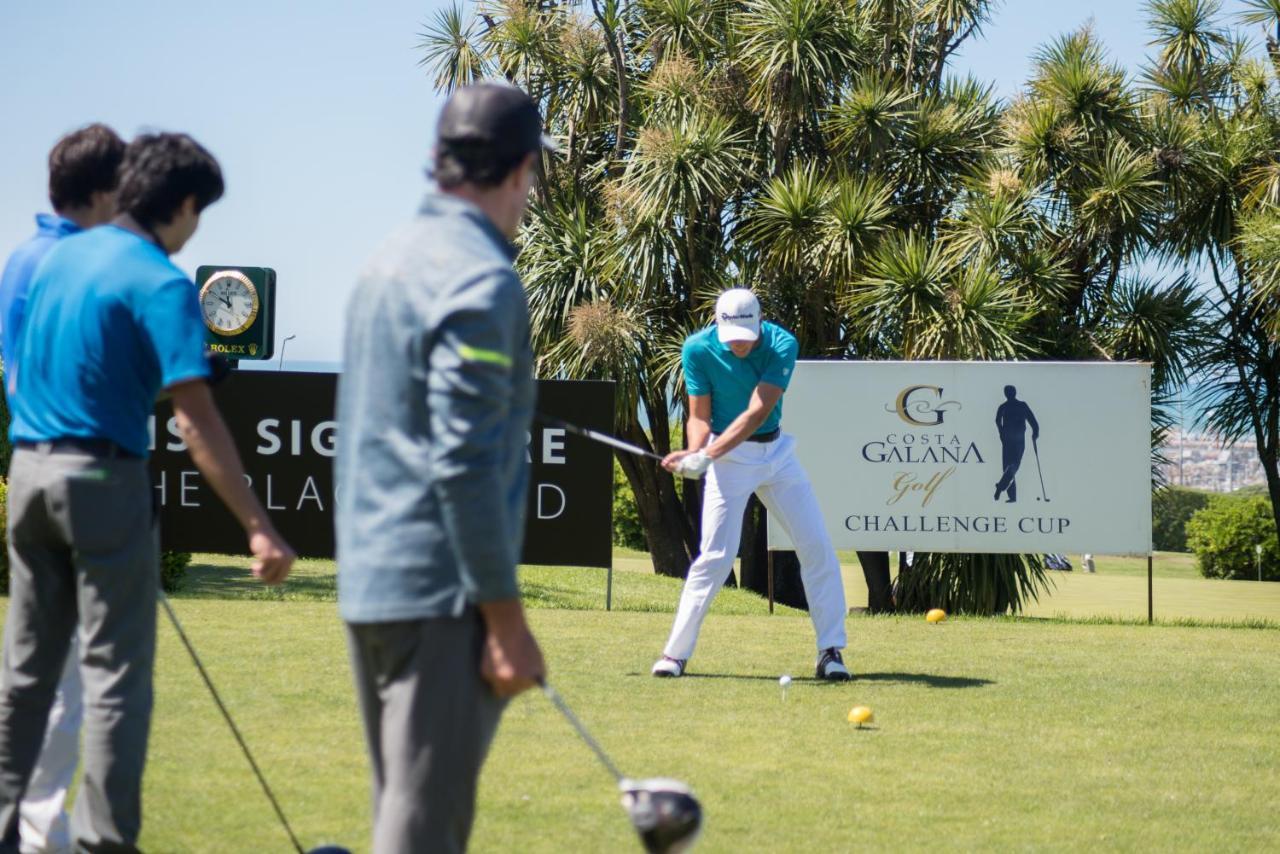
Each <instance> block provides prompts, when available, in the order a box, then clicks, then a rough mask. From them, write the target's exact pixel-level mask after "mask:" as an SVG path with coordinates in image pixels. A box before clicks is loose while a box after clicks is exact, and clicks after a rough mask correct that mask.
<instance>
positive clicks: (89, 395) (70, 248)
mask: <svg viewBox="0 0 1280 854" xmlns="http://www.w3.org/2000/svg"><path fill="white" fill-rule="evenodd" d="M17 366H18V370H17V378H16V379H17V393H16V394H15V395H14V399H13V423H12V425H11V426H10V428H9V436H10V438H11V439H13V440H14V441H15V442H21V441H26V442H39V441H42V440H48V439H62V438H81V439H110V440H111V441H113V442H115V443H116V444H117V445H119V446H120V447H121V448H124V449H125V450H126V451H129V452H130V453H133V454H136V455H138V456H140V457H145V456H146V455H147V448H148V446H149V445H150V434H149V430H148V419H149V418H150V416H151V414H152V412H153V410H154V408H155V402H156V395H157V394H158V393H159V392H160V390H161V389H162V388H169V387H171V386H174V385H176V384H178V383H181V382H185V381H188V380H193V379H201V378H204V377H207V376H208V375H209V364H208V361H207V360H206V359H205V355H204V323H203V321H202V320H201V318H200V305H199V300H198V298H197V294H196V287H195V285H194V284H193V283H192V282H191V280H190V279H188V278H187V276H186V274H185V273H183V272H182V271H181V270H179V269H178V268H177V267H175V266H174V264H173V262H172V261H170V260H169V258H168V256H167V255H165V253H164V252H163V251H162V250H161V249H160V248H159V247H157V246H156V245H155V244H154V243H152V242H151V241H149V240H146V239H144V238H142V237H139V236H138V235H136V234H133V233H132V232H129V231H125V230H124V229H122V228H118V227H116V226H114V225H104V226H99V227H98V228H92V229H89V230H88V231H85V232H82V233H80V234H75V235H72V236H71V237H68V238H66V239H64V240H62V241H60V242H59V243H58V244H57V245H56V246H55V247H54V248H53V249H51V250H50V251H49V254H48V255H47V256H45V259H44V262H43V263H42V264H41V265H40V267H39V268H38V269H37V270H36V274H35V278H34V279H33V280H32V282H31V293H30V296H29V297H28V298H27V311H26V320H25V322H24V325H23V329H22V335H21V338H20V341H19V344H18V356H17Z"/></svg>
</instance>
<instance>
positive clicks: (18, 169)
mask: <svg viewBox="0 0 1280 854" xmlns="http://www.w3.org/2000/svg"><path fill="white" fill-rule="evenodd" d="M443 5H445V4H444V3H442V2H440V0H416V2H412V1H411V0H377V2H371V3H360V2H354V0H348V2H341V0H309V1H308V2H301V0H293V2H284V0H217V2H203V3H194V2H173V0H112V2H109V3H98V2H84V0H81V2H73V0H40V2H19V0H13V2H4V3H3V4H0V116H3V122H4V128H3V130H2V131H0V255H3V254H7V253H8V251H9V250H10V248H11V247H13V246H14V245H16V244H17V243H18V242H20V241H21V240H23V239H24V238H25V237H26V236H27V235H28V234H29V233H30V232H31V230H32V228H33V225H32V219H31V217H32V215H33V213H34V212H36V211H37V210H43V209H45V208H47V206H48V201H47V198H46V184H45V181H46V175H45V158H46V155H47V153H48V150H49V148H50V146H52V144H53V143H54V142H55V141H56V140H57V138H58V137H59V136H61V135H62V134H63V133H65V132H67V131H68V130H71V129H73V128H75V127H77V126H79V125H82V124H85V123H87V122H90V121H104V122H107V123H108V124H110V125H112V126H113V127H115V128H116V129H117V130H118V131H119V132H120V133H121V134H122V135H125V136H129V135H132V134H134V133H136V132H137V131H139V130H142V129H151V128H154V129H164V130H182V131H186V132H189V133H191V134H192V135H194V136H195V137H196V138H197V139H198V140H200V141H201V142H202V143H204V144H205V145H206V146H207V147H208V148H209V149H210V150H211V151H213V153H214V154H215V155H216V156H217V157H218V158H219V160H220V161H221V163H222V166H223V170H224V173H225V175H226V178H227V195H226V196H225V197H224V199H223V200H222V201H221V202H219V203H218V204H217V205H215V206H214V207H212V208H211V209H210V210H209V211H208V213H207V215H206V216H205V218H204V221H203V222H202V224H201V227H200V230H199V232H198V233H197V235H196V237H195V238H194V239H193V240H192V241H191V243H190V244H189V245H188V247H187V248H186V249H184V250H183V251H182V253H181V254H180V255H178V256H177V257H176V258H175V260H176V261H177V263H178V264H179V265H181V266H182V267H183V268H185V269H186V270H188V271H189V272H194V271H195V268H196V267H197V266H199V265H201V264H245V265H263V266H271V267H275V268H276V270H277V272H278V274H279V283H280V295H279V305H278V321H277V326H276V332H277V336H278V338H283V337H284V336H286V335H290V334H292V335H296V336H297V338H296V339H295V340H294V341H292V342H291V343H290V344H289V345H288V351H287V357H288V361H290V362H293V361H294V360H310V361H332V360H336V359H337V358H339V355H340V352H341V325H342V313H343V308H344V306H345V304H346V301H347V296H348V294H349V292H350V290H351V286H352V284H353V282H354V280H355V277H356V274H357V272H358V271H359V269H360V267H361V265H362V263H363V261H364V259H365V258H366V257H367V256H368V255H369V253H370V251H371V250H372V249H373V247H374V246H376V244H377V242H378V240H379V239H380V238H381V236H382V235H384V234H385V233H386V232H387V231H389V230H390V229H391V228H393V227H394V226H395V225H396V224H397V223H399V222H400V221H402V220H403V219H405V218H406V217H407V216H409V215H410V213H411V212H412V211H413V209H414V206H415V204H416V202H417V199H418V197H419V196H420V195H421V193H422V191H423V188H424V186H425V180H424V178H423V176H422V167H423V164H424V163H425V161H426V157H427V153H428V151H429V148H430V138H431V133H432V130H433V128H434V124H435V115H436V113H437V111H438V110H439V106H440V102H439V99H438V98H437V97H436V95H435V93H434V92H433V91H432V87H431V84H430V80H429V79H428V77H427V75H426V74H425V73H424V72H423V71H422V70H421V69H419V68H418V67H417V66H416V62H417V59H418V54H417V53H416V52H415V50H414V45H415V43H416V42H417V41H418V38H417V33H418V32H419V30H420V29H421V26H422V23H423V22H424V21H426V20H427V19H428V18H430V17H431V16H432V15H433V13H434V12H435V11H436V10H437V9H438V8H440V7H441V6H443ZM1238 6H1239V2H1238V0H1227V3H1226V8H1227V9H1228V10H1231V9H1235V8H1238ZM1142 7H1143V4H1142V3H1141V2H1140V0H1111V2H1102V1H1101V0H1087V2H1071V0H1005V2H1004V4H1003V7H1002V8H1001V9H1000V10H999V11H998V13H997V15H996V20H995V22H994V24H993V25H991V26H990V27H989V28H988V29H987V31H986V33H985V34H984V37H983V38H982V39H981V40H980V41H977V42H974V43H972V44H971V45H970V46H968V47H966V49H965V50H964V52H963V55H962V56H961V57H960V58H959V59H958V60H957V62H956V68H957V69H958V70H972V71H973V73H974V74H976V75H977V76H979V77H980V78H984V79H989V80H991V81H993V82H994V83H995V84H996V86H997V92H998V93H1000V94H1002V95H1010V94H1013V93H1014V92H1015V91H1016V90H1017V88H1018V86H1019V84H1020V83H1021V81H1022V80H1024V79H1025V77H1026V75H1027V72H1028V68H1029V61H1028V58H1029V56H1030V55H1031V53H1032V52H1033V51H1034V49H1035V48H1036V47H1037V45H1039V44H1041V43H1043V42H1044V41H1046V40H1047V39H1048V38H1050V37H1051V36H1053V35H1054V34H1057V33H1061V32H1063V31H1065V30H1069V29H1073V28H1076V27H1078V26H1080V25H1082V24H1084V23H1085V22H1086V21H1089V20H1092V21H1093V23H1094V27H1095V30H1096V32H1097V33H1098V35H1099V36H1100V37H1101V38H1102V40H1103V41H1104V42H1105V43H1106V44H1107V45H1109V46H1110V48H1111V50H1112V52H1113V55H1114V56H1115V58H1116V59H1117V60H1119V61H1121V62H1122V63H1124V64H1125V65H1127V66H1128V67H1130V68H1131V69H1135V70H1136V69H1137V68H1138V66H1139V65H1140V63H1141V61H1142V59H1143V56H1144V55H1145V53H1146V47H1145V43H1146V42H1147V41H1148V39H1149V36H1148V34H1147V32H1146V29H1145V25H1144V14H1143V11H1142Z"/></svg>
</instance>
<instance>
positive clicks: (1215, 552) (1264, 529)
mask: <svg viewBox="0 0 1280 854" xmlns="http://www.w3.org/2000/svg"><path fill="white" fill-rule="evenodd" d="M1187 544H1188V545H1189V546H1190V547H1191V550H1192V551H1194V552H1195V553H1196V559H1197V560H1198V562H1199V564H1200V574H1201V575H1203V576H1204V577H1205V578H1240V579H1245V580H1249V579H1257V577H1258V564H1257V560H1258V557H1257V555H1256V554H1255V552H1254V546H1257V545H1259V544H1261V546H1262V579H1263V580H1264V581H1280V543H1277V540H1276V526H1275V518H1274V517H1273V516H1272V515H1271V502H1270V501H1268V500H1267V499H1265V498H1231V497H1225V496H1223V497H1215V498H1213V499H1212V500H1211V501H1210V502H1209V506H1208V507H1205V508H1204V509H1203V510H1201V511H1199V512H1198V513H1196V514H1195V515H1194V516H1192V517H1191V521H1189V522H1187Z"/></svg>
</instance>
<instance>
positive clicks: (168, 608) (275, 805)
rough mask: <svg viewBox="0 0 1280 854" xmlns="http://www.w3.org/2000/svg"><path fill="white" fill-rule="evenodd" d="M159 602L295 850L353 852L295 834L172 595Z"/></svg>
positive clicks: (331, 853) (333, 853) (315, 853)
mask: <svg viewBox="0 0 1280 854" xmlns="http://www.w3.org/2000/svg"><path fill="white" fill-rule="evenodd" d="M160 604H161V605H163V606H164V611H165V613H166V614H168V615H169V622H171V623H173V628H174V631H176V632H177V633H178V637H179V638H180V639H181V640H182V645H183V646H185V647H186V648H187V652H188V653H190V654H191V660H192V661H193V662H194V663H195V665H196V670H197V671H199V673H200V678H201V679H203V680H204V684H205V687H207V688H208V689H209V694H210V695H212V697H213V702H214V703H215V704H216V705H217V706H218V711H220V712H222V718H223V720H225V721H226V722H227V726H228V727H230V728H231V734H232V735H233V736H235V739H236V743H237V744H239V745H240V749H241V750H242V751H244V758H245V759H247V760H249V767H250V768H252V769H253V776H255V777H257V778H258V784H259V785H261V786H262V791H263V793H264V794H266V796H267V800H268V801H270V802H271V808H272V809H273V810H275V812H276V818H278V819H280V826H281V827H283V828H284V832H285V833H286V834H288V836H289V842H290V843H291V844H292V845H293V849H294V851H296V852H297V854H351V852H350V851H348V850H347V849H346V848H342V847H341V846H338V845H323V846H321V847H319V848H312V849H311V850H310V851H309V852H308V851H307V850H306V849H304V848H303V847H302V843H300V842H299V841H298V837H297V836H296V835H294V832H293V828H292V827H290V826H289V819H287V818H285V815H284V810H283V809H281V808H280V802H279V801H277V800H276V796H275V793H274V792H272V791H271V787H270V786H268V785H267V778H266V777H264V776H263V775H262V770H261V769H260V768H259V767H258V763H257V762H256V761H254V758H253V754H252V753H250V752H249V745H248V744H247V743H246V742H245V740H244V736H243V735H241V734H240V728H239V727H237V726H236V722H235V721H233V720H232V719H231V713H230V712H229V711H227V707H226V704H224V703H223V702H222V697H221V696H219V694H218V689H217V688H215V687H213V680H212V679H210V678H209V673H208V671H206V670H205V669H204V664H203V663H202V662H201V661H200V656H199V655H197V654H196V648H195V647H194V646H192V645H191V641H190V640H189V639H188V638H187V633H186V632H184V631H183V630H182V624H181V623H179V622H178V615H177V614H175V613H174V612H173V606H172V605H170V604H169V597H168V596H166V595H165V594H164V591H163V590H161V591H160Z"/></svg>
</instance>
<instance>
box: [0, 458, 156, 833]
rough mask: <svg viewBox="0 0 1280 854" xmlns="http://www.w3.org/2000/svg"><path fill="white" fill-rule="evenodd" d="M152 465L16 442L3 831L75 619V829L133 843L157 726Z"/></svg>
mask: <svg viewBox="0 0 1280 854" xmlns="http://www.w3.org/2000/svg"><path fill="white" fill-rule="evenodd" d="M151 499H152V493H151V482H150V477H149V475H148V473H147V467H146V463H145V462H144V461H142V460H136V459H101V458H96V457H93V456H89V455H87V454H85V455H81V454H65V453H49V452H47V451H36V450H28V449H18V450H17V451H15V453H14V455H13V462H12V464H11V466H10V469H9V571H10V599H9V614H8V616H7V618H6V619H5V626H4V660H3V665H2V666H0V831H2V832H3V833H4V834H5V840H6V841H5V842H0V851H4V850H16V849H13V848H11V847H8V846H9V845H11V840H12V836H13V827H14V823H15V822H16V821H17V819H18V811H17V807H18V801H19V799H20V798H21V797H22V794H23V791H24V790H25V789H26V786H27V783H28V781H29V778H30V776H31V771H32V768H33V767H34V765H35V762H36V758H37V755H38V754H39V751H40V746H41V743H42V742H43V739H44V731H45V722H46V720H47V718H48V716H49V708H50V706H51V705H52V703H53V698H54V692H55V690H56V688H57V685H58V679H59V676H60V675H61V670H62V665H63V661H64V659H65V658H66V654H67V647H68V645H69V644H70V641H71V635H72V633H73V632H75V631H76V629H77V626H78V627H79V638H80V671H81V676H82V678H83V682H84V763H83V764H84V776H83V779H82V780H81V783H80V790H79V795H78V796H77V797H76V805H75V811H74V814H73V815H72V820H71V823H72V832H73V834H74V835H75V837H76V840H77V843H78V845H79V846H80V847H82V848H84V849H86V850H90V851H112V852H114V851H136V850H137V849H136V847H135V842H136V841H137V838H138V833H139V831H140V830H141V827H142V769H143V765H144V764H145V762H146V753H147V734H148V730H149V728H150V724H151V704H152V693H151V673H152V667H153V664H154V662H155V646H156V589H157V585H158V584H159V548H158V543H157V539H156V529H155V525H154V516H153V513H152V509H151V507H152V504H151Z"/></svg>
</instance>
